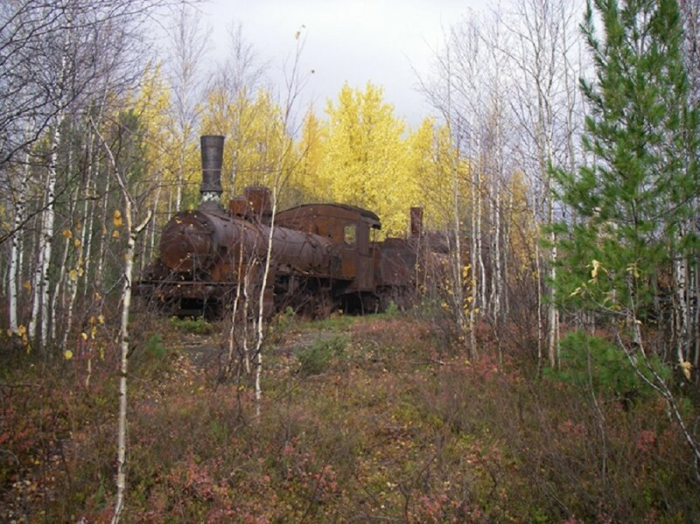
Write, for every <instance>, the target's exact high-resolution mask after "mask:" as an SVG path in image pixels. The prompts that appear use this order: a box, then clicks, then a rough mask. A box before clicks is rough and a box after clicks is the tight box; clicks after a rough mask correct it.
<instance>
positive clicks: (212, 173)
mask: <svg viewBox="0 0 700 524" xmlns="http://www.w3.org/2000/svg"><path fill="white" fill-rule="evenodd" d="M201 144H202V187H201V188H200V190H199V192H200V193H201V194H202V204H204V203H206V202H216V203H217V204H220V198H219V197H220V195H221V192H222V189H221V165H222V163H223V159H224V137H223V136H213V135H205V136H203V137H202V138H201Z"/></svg>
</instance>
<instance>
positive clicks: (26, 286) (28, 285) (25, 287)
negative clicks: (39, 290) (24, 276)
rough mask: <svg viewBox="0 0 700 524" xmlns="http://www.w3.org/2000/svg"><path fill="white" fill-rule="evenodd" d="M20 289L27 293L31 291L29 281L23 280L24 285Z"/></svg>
mask: <svg viewBox="0 0 700 524" xmlns="http://www.w3.org/2000/svg"><path fill="white" fill-rule="evenodd" d="M22 287H23V288H24V289H26V290H27V291H31V290H32V283H31V282H30V281H29V280H25V281H24V283H23V284H22Z"/></svg>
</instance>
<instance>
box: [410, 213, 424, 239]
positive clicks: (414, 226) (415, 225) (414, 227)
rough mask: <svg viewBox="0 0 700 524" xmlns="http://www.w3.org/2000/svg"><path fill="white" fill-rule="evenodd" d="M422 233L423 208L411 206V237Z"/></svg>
mask: <svg viewBox="0 0 700 524" xmlns="http://www.w3.org/2000/svg"><path fill="white" fill-rule="evenodd" d="M422 234H423V208H422V207H412V208H411V237H413V238H417V237H420V236H421V235H422Z"/></svg>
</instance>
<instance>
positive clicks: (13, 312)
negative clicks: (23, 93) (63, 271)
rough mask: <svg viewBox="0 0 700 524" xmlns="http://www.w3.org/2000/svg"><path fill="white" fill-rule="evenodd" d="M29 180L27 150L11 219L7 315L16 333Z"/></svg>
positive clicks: (11, 327)
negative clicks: (13, 216)
mask: <svg viewBox="0 0 700 524" xmlns="http://www.w3.org/2000/svg"><path fill="white" fill-rule="evenodd" d="M28 180H29V152H27V154H26V155H25V158H24V168H23V169H22V178H21V180H20V182H19V188H18V189H17V192H16V200H15V218H14V221H13V230H14V232H15V234H14V235H13V236H12V243H11V247H10V268H9V275H8V284H9V292H8V296H9V304H8V305H9V315H10V330H11V331H12V333H15V334H17V332H18V329H19V320H18V319H19V315H18V312H17V303H18V300H19V290H20V286H21V285H22V284H21V282H22V258H23V257H22V251H23V247H24V242H23V241H22V231H21V228H22V224H23V223H24V220H25V213H26V200H27V181H28Z"/></svg>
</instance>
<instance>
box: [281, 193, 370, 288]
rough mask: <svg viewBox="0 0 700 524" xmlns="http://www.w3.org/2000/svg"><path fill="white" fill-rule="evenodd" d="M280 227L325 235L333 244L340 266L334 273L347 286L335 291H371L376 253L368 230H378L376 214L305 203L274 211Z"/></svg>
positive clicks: (344, 207)
mask: <svg viewBox="0 0 700 524" xmlns="http://www.w3.org/2000/svg"><path fill="white" fill-rule="evenodd" d="M276 221H277V224H278V225H280V226H281V227H286V228H289V229H296V230H300V231H306V232H307V233H312V234H314V235H319V236H321V237H325V238H327V239H328V240H330V242H331V243H332V244H333V246H334V250H335V252H336V254H337V258H338V260H339V264H340V267H338V268H337V271H335V272H334V274H335V276H336V278H337V279H339V280H344V281H347V285H346V286H345V287H343V288H342V289H340V290H338V291H339V293H338V294H347V293H361V292H371V291H373V290H374V288H375V283H374V274H375V271H374V268H375V265H376V261H377V256H378V252H377V250H376V249H375V244H374V243H373V242H370V232H371V231H372V230H378V229H381V224H380V222H379V217H378V216H377V215H375V214H374V213H372V212H371V211H368V210H366V209H362V208H360V207H356V206H350V205H346V204H306V205H302V206H298V207H294V208H292V209H288V210H286V211H282V212H280V213H278V215H277V218H276Z"/></svg>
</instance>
